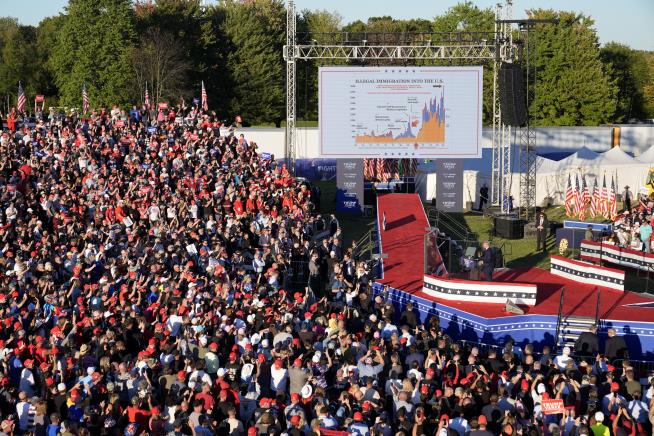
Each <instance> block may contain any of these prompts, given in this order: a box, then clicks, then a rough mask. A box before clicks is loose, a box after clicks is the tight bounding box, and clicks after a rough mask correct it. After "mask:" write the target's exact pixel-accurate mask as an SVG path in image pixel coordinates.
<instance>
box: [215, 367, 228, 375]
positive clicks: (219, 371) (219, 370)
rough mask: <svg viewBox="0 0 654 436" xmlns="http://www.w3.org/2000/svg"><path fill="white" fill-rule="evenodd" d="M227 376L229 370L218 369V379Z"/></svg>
mask: <svg viewBox="0 0 654 436" xmlns="http://www.w3.org/2000/svg"><path fill="white" fill-rule="evenodd" d="M225 374H227V370H226V369H225V368H218V371H217V372H216V375H217V376H218V377H225Z"/></svg>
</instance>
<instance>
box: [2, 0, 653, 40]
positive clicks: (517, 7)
mask: <svg viewBox="0 0 654 436" xmlns="http://www.w3.org/2000/svg"><path fill="white" fill-rule="evenodd" d="M206 1H207V2H208V3H211V2H212V1H216V0H206ZM1 3H2V7H0V15H3V16H7V15H9V16H12V17H16V18H18V20H19V21H20V22H21V23H23V24H38V22H39V21H41V19H43V18H44V17H47V16H50V15H54V14H57V13H58V12H60V11H61V10H62V9H63V7H64V6H65V5H66V4H67V0H21V1H9V0H2V1H1ZM456 3H458V1H457V0H412V1H411V2H410V3H405V2H404V1H398V0H296V7H297V8H298V9H305V8H309V9H327V10H336V11H338V12H339V13H340V14H341V15H342V16H343V17H344V21H345V22H349V21H354V20H357V19H360V20H364V21H365V20H366V19H367V18H368V17H369V16H371V15H372V16H379V15H390V16H392V17H395V18H416V17H422V18H428V19H431V18H433V17H434V16H435V15H438V14H440V13H442V12H443V11H445V10H447V9H448V8H449V7H450V6H452V5H454V4H456ZM474 3H476V4H477V5H479V6H480V7H493V6H494V5H495V3H497V0H477V1H475V2H474ZM530 8H552V9H562V10H574V11H577V12H583V13H584V14H586V15H590V16H592V17H593V18H594V19H595V25H596V27H597V30H598V34H599V37H600V42H602V43H605V42H608V41H618V42H622V43H625V44H628V45H630V46H632V47H634V48H638V49H642V50H654V1H653V0H622V1H615V0H514V3H513V15H514V18H524V15H525V14H524V11H525V9H530Z"/></svg>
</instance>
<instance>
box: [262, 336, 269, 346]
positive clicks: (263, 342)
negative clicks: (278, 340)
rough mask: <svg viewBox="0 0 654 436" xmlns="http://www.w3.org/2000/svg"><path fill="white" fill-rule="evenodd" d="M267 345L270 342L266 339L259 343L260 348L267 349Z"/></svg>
mask: <svg viewBox="0 0 654 436" xmlns="http://www.w3.org/2000/svg"><path fill="white" fill-rule="evenodd" d="M269 345H270V341H269V340H268V339H266V338H264V339H263V340H262V341H261V346H262V347H263V348H268V346H269Z"/></svg>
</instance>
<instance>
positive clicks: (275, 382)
mask: <svg viewBox="0 0 654 436" xmlns="http://www.w3.org/2000/svg"><path fill="white" fill-rule="evenodd" d="M287 380H288V369H286V368H284V366H283V362H282V359H277V360H275V363H274V364H273V366H272V367H271V368H270V389H272V390H273V392H279V391H282V392H283V391H286V382H287Z"/></svg>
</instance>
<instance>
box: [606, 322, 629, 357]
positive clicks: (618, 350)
mask: <svg viewBox="0 0 654 436" xmlns="http://www.w3.org/2000/svg"><path fill="white" fill-rule="evenodd" d="M606 334H607V335H608V338H607V339H606V343H605V344H604V355H605V356H606V358H607V359H609V361H611V360H613V359H625V358H627V357H628V352H627V343H626V342H625V340H624V337H623V336H616V334H615V329H613V328H610V329H608V330H607V331H606Z"/></svg>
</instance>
